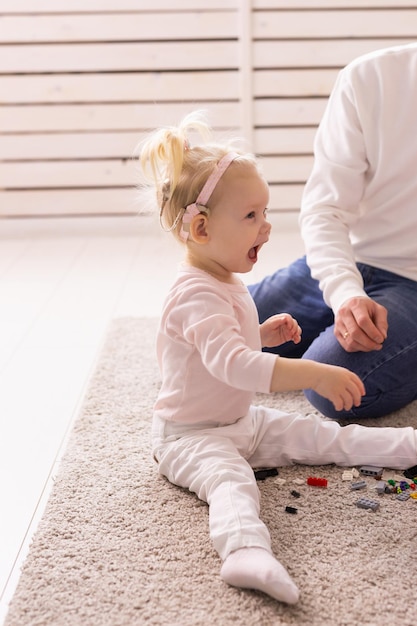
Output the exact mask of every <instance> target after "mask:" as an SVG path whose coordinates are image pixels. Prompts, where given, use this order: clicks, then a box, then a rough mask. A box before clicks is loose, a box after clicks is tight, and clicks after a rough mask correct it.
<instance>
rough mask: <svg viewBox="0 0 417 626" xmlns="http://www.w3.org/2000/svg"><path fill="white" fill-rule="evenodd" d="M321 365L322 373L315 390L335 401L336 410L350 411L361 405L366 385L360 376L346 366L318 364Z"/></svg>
mask: <svg viewBox="0 0 417 626" xmlns="http://www.w3.org/2000/svg"><path fill="white" fill-rule="evenodd" d="M316 365H319V366H320V369H321V371H320V374H319V376H318V378H317V382H316V384H315V385H314V390H315V391H316V392H317V393H318V394H320V395H321V396H324V397H325V398H327V399H328V400H330V402H332V403H333V405H334V407H335V409H336V411H343V410H345V411H350V409H351V408H352V407H353V406H359V405H360V403H361V400H362V396H364V395H365V387H364V384H363V382H362V381H361V380H360V378H359V377H358V376H357V375H356V374H354V373H353V372H351V371H350V370H348V369H345V368H344V367H338V366H336V365H326V364H323V363H320V364H316Z"/></svg>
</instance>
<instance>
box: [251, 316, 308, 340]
mask: <svg viewBox="0 0 417 626" xmlns="http://www.w3.org/2000/svg"><path fill="white" fill-rule="evenodd" d="M260 331H261V341H262V347H263V348H274V347H275V346H280V345H281V344H283V343H286V342H287V341H293V342H294V343H300V341H301V328H300V327H299V325H298V322H297V320H295V319H294V318H293V317H291V315H289V313H280V314H279V315H272V317H269V318H268V319H267V320H265V322H264V323H263V324H261V325H260Z"/></svg>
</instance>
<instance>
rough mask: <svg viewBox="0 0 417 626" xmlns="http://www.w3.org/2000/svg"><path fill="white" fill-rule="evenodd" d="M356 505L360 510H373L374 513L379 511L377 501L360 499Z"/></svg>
mask: <svg viewBox="0 0 417 626" xmlns="http://www.w3.org/2000/svg"><path fill="white" fill-rule="evenodd" d="M355 504H356V506H358V507H359V508H360V509H371V510H372V511H376V510H377V509H379V502H376V500H369V499H368V498H359V500H357V501H356V502H355Z"/></svg>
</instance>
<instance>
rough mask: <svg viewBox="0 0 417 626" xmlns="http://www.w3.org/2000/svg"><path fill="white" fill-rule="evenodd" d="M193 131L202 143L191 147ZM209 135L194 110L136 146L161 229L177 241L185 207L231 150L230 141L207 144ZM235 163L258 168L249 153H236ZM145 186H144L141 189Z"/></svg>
mask: <svg viewBox="0 0 417 626" xmlns="http://www.w3.org/2000/svg"><path fill="white" fill-rule="evenodd" d="M193 131H194V132H195V131H196V132H197V133H198V134H199V135H200V136H201V137H202V139H203V140H204V141H205V143H204V142H203V143H202V145H198V146H195V147H191V146H190V142H189V135H190V134H191V133H192V132H193ZM211 136H212V132H211V129H210V127H209V125H208V123H207V121H206V116H205V114H204V112H203V111H195V112H193V113H190V114H189V115H187V116H186V117H185V118H184V119H183V120H182V121H181V122H180V123H179V124H178V126H169V127H165V128H160V129H158V130H156V131H154V132H153V133H152V134H151V135H150V136H149V137H148V138H147V139H145V141H144V142H142V144H140V146H139V150H140V165H141V169H142V173H143V176H144V180H145V181H148V185H149V183H151V185H152V187H153V188H154V191H155V190H156V199H157V202H158V206H159V211H160V221H161V226H162V227H163V228H164V229H165V230H167V231H171V230H172V231H173V233H174V234H175V236H176V237H177V238H178V239H179V240H181V239H180V237H179V231H180V228H181V218H182V216H183V214H184V211H185V208H186V207H187V206H188V205H190V204H192V203H193V202H195V201H196V199H197V196H198V194H199V193H200V191H201V189H202V188H203V186H204V184H205V183H206V181H207V179H208V178H209V176H210V174H211V173H212V172H213V170H214V168H215V167H216V165H217V163H218V162H219V161H220V159H221V158H222V157H223V156H224V155H225V154H227V153H228V152H230V150H231V149H232V144H233V142H232V141H229V142H227V143H225V144H218V143H214V142H211V141H210V140H211ZM233 150H234V151H236V149H235V148H233ZM236 162H239V163H241V162H243V163H246V164H247V163H251V164H252V165H255V166H257V162H256V160H255V158H254V156H253V155H251V154H249V153H245V154H241V153H239V156H238V157H237V159H236ZM144 186H145V187H146V183H145V185H142V189H143V187H144Z"/></svg>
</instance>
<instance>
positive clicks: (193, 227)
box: [190, 213, 208, 244]
mask: <svg viewBox="0 0 417 626" xmlns="http://www.w3.org/2000/svg"><path fill="white" fill-rule="evenodd" d="M207 227H208V216H207V215H205V214H204V213H199V214H198V215H195V216H194V217H193V219H192V220H191V224H190V236H191V238H192V240H193V241H195V242H196V243H200V244H204V243H207V241H208V228H207Z"/></svg>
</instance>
